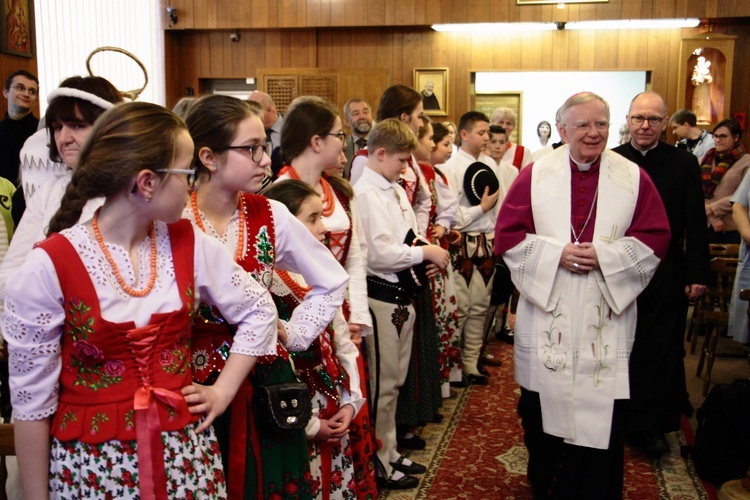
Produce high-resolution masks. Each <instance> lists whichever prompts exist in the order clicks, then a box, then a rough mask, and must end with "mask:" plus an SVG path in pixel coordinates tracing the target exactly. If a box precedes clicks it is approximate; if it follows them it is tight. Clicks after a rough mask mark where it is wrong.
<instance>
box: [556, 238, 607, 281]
mask: <svg viewBox="0 0 750 500" xmlns="http://www.w3.org/2000/svg"><path fill="white" fill-rule="evenodd" d="M560 267H563V268H565V269H567V270H568V271H570V272H571V273H575V274H588V273H589V271H593V270H594V269H599V259H598V258H597V256H596V248H594V244H593V243H580V244H578V245H576V244H574V243H568V244H567V245H565V247H563V251H562V255H561V256H560Z"/></svg>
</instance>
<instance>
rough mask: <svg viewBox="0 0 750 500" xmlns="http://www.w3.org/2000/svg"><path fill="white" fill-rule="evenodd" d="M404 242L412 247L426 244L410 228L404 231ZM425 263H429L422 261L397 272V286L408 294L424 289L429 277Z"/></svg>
mask: <svg viewBox="0 0 750 500" xmlns="http://www.w3.org/2000/svg"><path fill="white" fill-rule="evenodd" d="M404 243H406V244H407V245H409V246H413V247H419V246H423V245H427V244H428V243H427V242H426V241H424V240H422V239H420V238H417V236H416V235H415V234H414V231H412V230H411V229H409V231H408V232H407V233H406V238H404ZM427 264H429V262H428V261H423V262H422V263H421V264H416V265H414V266H412V267H409V268H407V269H404V270H403V271H399V272H397V273H396V277H397V278H398V284H399V286H400V287H401V288H403V289H404V290H406V291H407V292H408V293H410V294H415V293H417V292H421V291H422V290H424V288H425V287H426V286H427V283H428V282H429V279H428V278H427Z"/></svg>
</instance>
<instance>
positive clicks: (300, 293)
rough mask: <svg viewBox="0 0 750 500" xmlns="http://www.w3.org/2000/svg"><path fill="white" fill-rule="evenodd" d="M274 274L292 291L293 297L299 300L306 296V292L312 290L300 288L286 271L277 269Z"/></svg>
mask: <svg viewBox="0 0 750 500" xmlns="http://www.w3.org/2000/svg"><path fill="white" fill-rule="evenodd" d="M276 274H278V275H279V276H280V277H281V281H283V282H284V284H285V285H286V286H287V287H288V288H289V289H290V290H291V291H292V293H293V294H294V296H295V297H297V298H298V299H299V300H303V299H304V298H305V296H306V295H307V292H309V291H310V290H312V287H309V286H302V285H300V284H299V283H297V281H295V279H294V278H292V277H291V276H290V275H289V273H288V272H287V271H284V270H281V269H277V270H276Z"/></svg>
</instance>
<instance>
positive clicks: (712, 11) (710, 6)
mask: <svg viewBox="0 0 750 500" xmlns="http://www.w3.org/2000/svg"><path fill="white" fill-rule="evenodd" d="M722 1H723V2H725V3H728V2H727V1H726V0H722ZM718 4H719V2H718V1H717V0H706V2H705V5H704V9H705V10H706V14H707V15H706V17H716V16H717V15H718V10H719V8H718V7H719V6H718Z"/></svg>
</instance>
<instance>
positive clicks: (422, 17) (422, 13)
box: [414, 0, 434, 26]
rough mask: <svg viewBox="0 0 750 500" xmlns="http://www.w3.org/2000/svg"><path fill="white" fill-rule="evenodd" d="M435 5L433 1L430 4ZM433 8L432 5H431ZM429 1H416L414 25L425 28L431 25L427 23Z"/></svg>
mask: <svg viewBox="0 0 750 500" xmlns="http://www.w3.org/2000/svg"><path fill="white" fill-rule="evenodd" d="M432 3H434V2H433V1H431V2H430V4H432ZM430 6H431V5H430ZM427 9H428V2H427V0H414V24H415V25H417V26H420V25H421V26H424V25H428V24H430V23H429V22H427Z"/></svg>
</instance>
